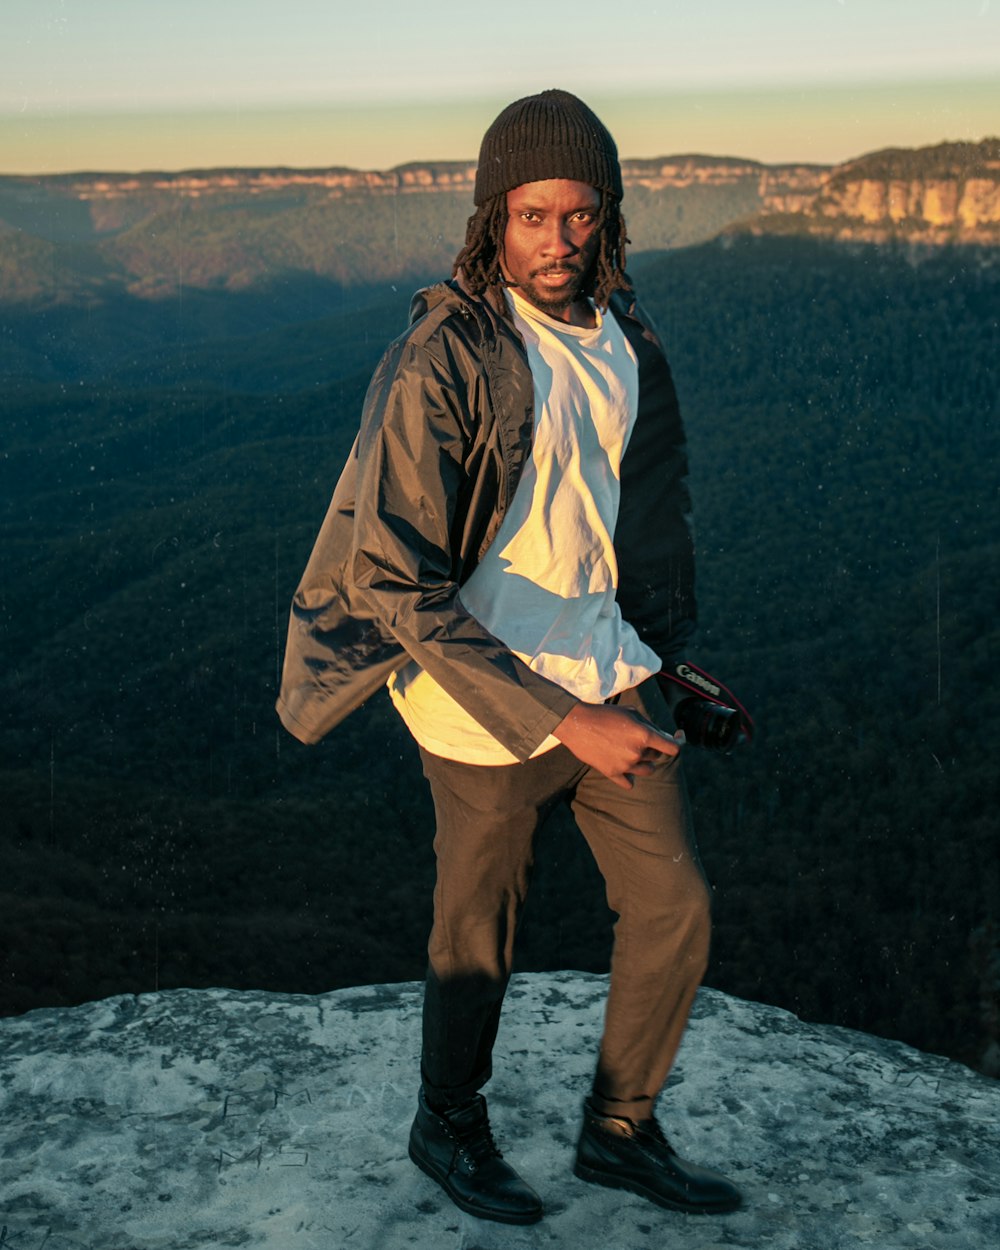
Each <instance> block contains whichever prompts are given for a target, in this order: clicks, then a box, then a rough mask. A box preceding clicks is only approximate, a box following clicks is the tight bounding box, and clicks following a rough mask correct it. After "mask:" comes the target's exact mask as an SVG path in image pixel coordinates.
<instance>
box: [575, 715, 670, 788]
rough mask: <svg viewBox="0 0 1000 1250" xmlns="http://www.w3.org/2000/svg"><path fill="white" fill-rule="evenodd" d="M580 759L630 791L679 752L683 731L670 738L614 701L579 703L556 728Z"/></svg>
mask: <svg viewBox="0 0 1000 1250" xmlns="http://www.w3.org/2000/svg"><path fill="white" fill-rule="evenodd" d="M552 732H553V734H554V735H555V736H556V737H557V738H558V739H559V741H560V742H561V743H562V744H563V746H565V747H568V748H569V749H570V750H571V751H572V752H573V754H574V755H575V756H576V758H577V759H578V760H581V761H582V762H583V763H584V764H589V765H590V766H591V768H596V769H597V770H598V772H602V773H604V775H605V777H609V778H610V779H611V780H612V781H613V782H614V783H615V785H616V786H621V787H622V789H623V790H631V789H632V786H633V784H634V779H635V778H636V777H645V776H646V775H647V774H649V773H651V772H652V771H653V769H654V768H655V767H656V765H657V764H658V763H659V762H660V760H661V757H662V756H664V755H676V754H677V753H678V752H679V751H680V749H681V743H682V742H683V741H684V736H683V734H678V735H677V736H676V737H671V735H670V734H667V733H664V732H663V731H662V730H660V729H657V728H656V726H655V725H651V724H650V722H649V721H648V720H645V719H644V718H643V717H642V716H640V715H639V713H638V712H633V711H631V709H629V708H624V707H617V706H615V705H614V704H613V703H578V704H577V705H576V707H575V708H574V709H573V710H572V712H570V714H569V715H568V716H566V717H564V719H563V720H561V721H560V722H559V724H558V725H557V726H556V727H555V729H553V731H552Z"/></svg>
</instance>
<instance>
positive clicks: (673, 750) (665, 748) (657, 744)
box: [643, 732, 683, 759]
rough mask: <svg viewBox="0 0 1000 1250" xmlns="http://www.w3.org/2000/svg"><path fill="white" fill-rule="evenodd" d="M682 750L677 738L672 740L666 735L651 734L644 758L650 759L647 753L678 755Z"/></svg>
mask: <svg viewBox="0 0 1000 1250" xmlns="http://www.w3.org/2000/svg"><path fill="white" fill-rule="evenodd" d="M682 741H683V740H682ZM680 749H681V744H680V742H678V741H677V739H676V738H671V737H668V736H667V735H666V734H662V733H658V732H657V733H651V734H650V735H649V738H648V740H647V742H646V747H645V749H644V751H643V757H644V758H646V759H648V758H649V757H648V755H647V754H646V752H647V751H656V752H658V753H659V754H660V755H676V754H677V753H678V751H680Z"/></svg>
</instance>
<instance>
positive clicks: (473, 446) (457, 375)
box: [278, 282, 695, 760]
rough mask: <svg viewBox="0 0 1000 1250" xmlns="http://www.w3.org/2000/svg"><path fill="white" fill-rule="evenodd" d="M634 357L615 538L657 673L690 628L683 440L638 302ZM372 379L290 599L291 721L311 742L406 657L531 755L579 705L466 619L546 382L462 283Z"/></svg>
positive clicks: (421, 304) (421, 308) (500, 320)
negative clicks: (467, 599) (535, 380)
mask: <svg viewBox="0 0 1000 1250" xmlns="http://www.w3.org/2000/svg"><path fill="white" fill-rule="evenodd" d="M612 307H613V309H614V313H615V316H616V317H617V319H618V321H619V324H620V325H621V327H622V330H623V331H624V333H625V335H626V337H627V338H628V340H629V342H630V343H631V345H632V348H633V350H634V351H635V354H636V357H637V359H638V362H639V408H638V416H637V419H636V422H635V426H634V429H633V432H632V437H631V439H630V441H629V444H628V448H627V451H626V454H625V456H624V459H623V461H622V467H621V508H620V512H619V517H618V524H617V527H616V530H615V554H616V557H617V559H618V567H619V586H618V596H617V597H618V603H619V605H620V606H621V611H622V616H623V617H624V619H625V620H626V621H628V622H629V624H630V625H632V626H633V627H634V628H635V629H636V631H637V632H638V634H639V636H640V637H641V638H642V639H643V641H644V642H646V643H647V644H648V645H649V646H650V647H651V648H652V649H653V651H655V652H656V654H657V655H659V656H660V658H661V660H663V661H664V662H667V661H668V660H670V659H671V658H673V657H676V656H677V655H679V654H680V653H682V652H683V650H684V648H685V646H686V643H687V641H688V639H689V637H690V635H691V633H692V632H693V629H694V622H695V600H694V560H693V544H692V539H691V529H690V523H689V522H690V499H689V496H688V491H687V484H686V474H687V458H686V454H685V445H684V431H683V426H682V424H681V419H680V413H679V411H678V407H677V398H676V394H675V392H674V386H673V381H672V379H671V376H670V369H669V367H668V365H667V362H666V359H665V357H664V355H663V351H662V349H661V348H660V345H659V343H658V341H657V339H656V336H655V334H654V333H653V331H652V330H651V328H650V327H649V325H648V324H647V323H646V322H645V321H644V320H643V319H641V317H640V314H639V313H638V311H637V309H636V308H635V306H634V305H633V306H632V307H629V306H627V304H626V302H625V301H623V300H619V299H618V298H616V299H615V300H614V301H613V304H612ZM410 319H411V324H410V327H409V329H408V330H407V331H406V333H405V334H403V335H402V336H401V337H400V338H398V339H397V340H396V341H395V342H393V343H392V344H390V346H389V348H388V349H387V351H386V353H385V355H384V356H383V357H382V360H381V362H380V363H379V365H378V368H377V369H376V370H375V374H374V376H373V378H372V381H371V385H370V386H369V388H368V394H367V396H366V399H365V407H364V414H363V417H362V422H361V430H360V432H359V434H358V438H357V440H356V442H355V445H354V449H353V451H352V453H351V456H350V458H349V459H348V462H347V465H346V466H345V468H344V471H343V473H342V475H341V478H340V481H339V482H338V484H337V487H336V490H335V491H334V495H333V500H332V501H331V504H330V508H329V510H328V512H327V515H326V519H325V521H324V522H323V526H322V528H321V529H320V532H319V536H318V537H317V539H316V544H315V546H314V548H313V552H312V555H311V556H310V559H309V563H308V565H307V566H306V570H305V572H304V574H303V576H302V580H301V582H300V584H299V588H298V590H297V591H296V592H295V597H294V599H293V601H292V611H291V620H290V623H289V630H288V644H287V647H286V651H285V663H284V671H283V675H282V684H281V694H280V697H279V699H278V714H279V716H280V717H281V721H282V723H283V724H284V726H285V728H286V729H288V730H289V732H290V733H292V734H294V735H295V737H297V738H299V739H300V740H301V741H303V742H316V741H318V740H319V739H320V738H321V737H323V735H324V734H326V733H327V732H329V730H330V729H332V728H333V727H334V726H335V725H336V724H338V723H339V722H340V721H341V720H342V719H343V718H344V717H345V716H346V715H347V714H348V713H349V712H351V711H353V709H354V708H356V707H357V706H358V705H359V704H361V703H363V702H364V700H365V699H367V698H368V696H369V695H370V694H372V693H373V692H374V691H375V690H377V689H378V687H379V686H381V685H383V684H384V682H385V680H386V678H387V677H388V676H389V674H390V673H391V672H392V671H394V670H395V669H397V668H399V667H400V666H401V665H403V664H405V663H406V662H407V661H408V659H410V658H412V659H414V660H416V661H417V663H418V664H420V665H421V667H423V668H425V669H426V670H427V671H428V672H429V673H430V675H431V676H432V677H433V678H434V679H435V680H436V681H437V682H438V683H439V684H440V685H441V686H443V687H444V689H445V690H446V691H447V692H448V693H449V694H450V695H451V696H452V698H454V699H455V700H456V701H457V702H458V703H459V704H461V706H462V707H463V708H465V710H466V711H468V712H469V713H470V714H471V715H472V716H473V717H475V719H476V720H477V721H479V723H480V724H481V725H483V726H484V728H486V729H487V730H488V731H489V732H490V733H491V734H493V736H494V737H495V738H497V739H498V740H499V741H500V742H501V743H503V745H504V746H505V747H507V749H508V750H509V751H511V752H512V753H513V754H514V755H515V756H516V757H517V758H518V759H521V760H524V759H527V758H528V756H529V755H530V754H531V753H532V751H534V749H535V748H536V747H537V746H538V745H539V743H541V742H542V741H543V740H544V739H545V738H546V737H547V736H548V734H549V733H551V731H552V730H553V729H554V728H555V727H556V726H557V725H558V724H559V722H560V721H561V720H562V719H563V717H564V716H566V715H567V713H568V712H569V711H570V709H571V708H572V707H573V706H574V704H575V703H576V702H577V700H576V698H575V697H574V696H573V695H571V694H570V693H569V692H568V691H566V690H563V689H562V687H560V686H557V685H555V684H554V683H553V682H551V681H549V680H548V679H547V678H545V677H541V676H539V675H538V674H536V673H534V672H532V670H531V669H530V668H528V666H527V665H526V664H524V663H523V662H522V661H521V660H519V659H518V658H517V657H516V656H514V655H512V654H511V652H510V651H508V650H507V648H506V647H505V646H504V645H503V643H501V642H500V641H499V640H498V639H496V638H495V637H494V636H493V635H492V634H490V633H489V632H488V631H487V630H486V629H484V628H483V626H482V625H480V624H479V622H478V621H477V620H476V619H475V618H474V617H473V616H471V615H470V614H469V613H468V612H467V611H466V610H465V609H464V608H463V606H462V604H461V602H460V600H459V598H458V591H459V587H460V586H461V585H462V583H463V582H464V581H465V580H466V579H467V578H468V577H469V575H470V574H471V573H472V571H473V569H474V568H475V567H476V565H477V564H478V562H479V560H480V559H481V558H482V556H483V553H484V552H485V551H486V549H487V547H488V546H489V544H490V543H491V542H492V540H493V538H494V536H495V535H496V532H497V530H498V528H499V526H500V522H501V520H502V518H503V515H504V513H505V512H506V510H507V507H508V505H509V504H510V501H511V499H512V498H513V495H514V490H515V488H516V486H517V482H518V479H519V477H520V475H521V470H522V468H523V466H524V464H525V462H526V460H527V458H528V457H529V455H530V449H531V436H532V429H533V421H534V411H533V408H534V405H533V394H534V392H533V384H532V378H531V371H530V369H529V367H528V361H527V356H526V354H525V350H524V345H523V343H522V341H521V338H520V336H519V335H518V333H517V331H516V329H515V328H514V326H513V324H512V322H511V321H510V320H509V318H507V317H505V316H502V315H501V314H499V313H498V312H497V311H496V309H495V308H494V307H493V305H492V304H491V303H490V302H489V301H488V300H485V299H481V298H477V297H474V296H470V295H468V294H466V293H465V292H464V291H462V290H461V289H460V288H459V287H458V285H457V284H455V283H453V282H448V283H440V284H438V285H436V286H433V287H429V288H428V289H426V290H424V291H421V292H418V294H417V295H416V296H415V297H414V300H413V303H412V305H411V309H410Z"/></svg>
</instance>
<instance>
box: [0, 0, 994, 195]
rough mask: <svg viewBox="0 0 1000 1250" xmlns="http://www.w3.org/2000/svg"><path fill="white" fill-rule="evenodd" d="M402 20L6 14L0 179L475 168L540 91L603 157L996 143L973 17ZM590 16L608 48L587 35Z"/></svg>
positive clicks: (930, 4)
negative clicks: (499, 118) (597, 127)
mask: <svg viewBox="0 0 1000 1250" xmlns="http://www.w3.org/2000/svg"><path fill="white" fill-rule="evenodd" d="M420 16H421V20H420V21H419V22H415V20H414V15H413V13H412V11H411V10H410V8H409V7H408V6H407V4H406V3H405V0H369V4H368V5H367V6H366V8H365V11H364V13H360V12H357V11H355V10H349V11H346V12H344V11H341V7H340V6H331V5H329V4H328V3H325V2H324V0H288V3H287V4H286V5H284V6H282V8H281V10H280V12H279V11H277V10H276V9H275V7H274V6H271V5H269V4H267V3H266V2H265V0H242V2H241V3H237V2H236V0H216V3H214V4H213V5H212V6H211V7H210V8H206V7H205V6H203V5H200V4H199V3H198V2H197V0H174V2H173V3H172V4H171V6H170V7H169V9H168V8H160V7H158V6H146V5H144V6H124V5H122V4H121V3H120V0H75V2H74V4H73V5H72V6H70V5H68V4H67V3H65V0H7V3H6V4H5V6H4V24H5V39H4V42H3V45H2V46H0V83H2V84H3V85H2V87H0V173H3V174H10V175H22V176H31V175H39V174H59V173H66V174H70V173H79V172H102V173H138V172H163V173H167V172H180V171H183V170H191V169H211V168H274V167H286V168H297V169H308V168H336V167H343V168H351V169H359V170H387V169H391V168H394V167H396V166H398V165H403V164H408V163H430V162H434V161H446V160H447V161H461V162H465V161H470V162H474V161H475V158H476V154H477V152H478V149H479V141H480V139H481V137H482V134H483V132H484V130H485V129H486V127H487V126H488V125H489V124H490V122H491V121H492V120H493V118H494V117H495V116H496V114H497V113H498V112H499V111H500V109H502V108H503V107H504V106H505V105H506V104H508V103H510V101H511V100H513V99H516V98H519V97H520V96H523V95H527V94H531V93H533V92H535V91H538V90H541V89H543V88H544V87H546V86H551V85H559V86H562V87H564V88H565V89H567V90H570V91H573V92H575V93H576V94H578V95H580V96H581V97H582V98H583V99H585V100H586V101H587V103H588V104H590V106H591V107H592V108H593V109H594V110H595V112H597V113H598V115H599V116H600V117H601V118H602V120H603V121H604V122H605V124H606V125H607V126H608V128H609V129H610V130H611V132H612V134H614V136H615V138H616V140H617V142H618V148H619V151H620V153H621V154H622V156H623V158H625V159H650V158H656V157H658V156H662V155H670V154H680V153H683V154H688V153H698V154H704V155H709V156H726V155H729V156H736V157H739V158H741V159H745V160H756V161H760V162H762V163H764V164H819V165H832V164H838V163H840V162H842V161H844V160H849V159H853V158H855V157H857V156H860V155H864V154H866V153H868V152H872V151H877V150H881V149H884V148H889V147H902V148H910V147H926V146H930V145H932V144H936V143H941V142H949V141H966V142H978V141H979V140H981V139H983V138H986V137H992V136H994V135H1000V72H998V71H1000V4H994V3H993V2H992V0H957V2H956V0H949V2H948V3H946V2H945V0H867V2H866V3H865V5H864V6H863V7H861V6H859V5H858V4H857V3H855V2H854V0H811V2H810V3H808V4H804V5H803V4H800V5H797V6H795V7H794V8H793V9H791V10H789V8H788V6H787V4H783V3H782V2H781V0H757V3H755V4H754V5H753V6H752V7H751V6H746V5H745V4H741V3H739V0H717V3H716V4H715V5H714V6H713V7H712V10H711V12H710V13H709V12H705V11H701V10H698V11H692V10H691V8H690V6H688V5H686V4H682V3H680V0H667V2H665V3H663V4H661V5H659V6H658V7H657V8H656V9H655V10H653V11H650V10H649V9H648V8H644V7H643V5H642V4H641V3H640V2H639V0H620V4H619V5H618V6H617V8H616V12H615V25H614V26H613V27H612V26H610V25H609V24H608V23H607V14H606V10H605V7H604V6H603V5H601V4H599V3H598V0H580V2H579V4H578V5H577V6H576V7H575V9H574V11H573V15H572V17H571V18H567V17H566V16H565V15H564V14H557V13H552V12H549V11H542V12H538V11H536V9H535V7H534V6H532V5H531V4H529V3H527V2H526V0H508V4H507V6H506V7H505V9H504V12H503V15H502V16H503V21H502V22H500V23H498V22H497V21H496V15H492V14H488V13H481V12H478V11H475V12H467V11H466V8H465V6H464V5H460V4H458V3H451V2H446V0H439V2H438V3H437V4H436V5H432V6H431V7H430V8H429V9H428V10H427V11H424V12H422V13H421V15H420ZM602 21H603V23H604V26H606V27H607V28H608V30H609V32H611V33H612V34H618V36H619V41H618V44H616V43H615V41H614V39H613V38H595V37H594V32H595V31H600V30H602V29H603V27H602V25H601V23H602ZM486 46H488V47H489V53H490V55H489V57H482V56H481V55H479V54H480V51H481V49H482V48H483V47H486ZM553 49H555V50H556V51H555V52H553ZM553 66H555V70H553Z"/></svg>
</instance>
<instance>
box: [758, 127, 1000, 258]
mask: <svg viewBox="0 0 1000 1250" xmlns="http://www.w3.org/2000/svg"><path fill="white" fill-rule="evenodd" d="M762 201H763V202H762V211H761V215H760V217H759V218H757V219H756V220H753V221H750V222H747V223H744V225H743V226H742V227H741V228H743V229H748V230H750V231H751V232H753V233H757V234H760V233H768V232H773V231H775V230H781V231H784V232H788V231H789V230H792V229H795V226H796V223H794V222H791V221H789V220H788V215H789V214H798V215H800V216H801V218H802V220H801V222H799V223H797V224H798V226H799V228H800V229H801V230H803V231H805V232H806V233H809V234H813V235H825V236H831V237H836V238H839V239H859V240H864V241H868V242H884V241H887V240H889V239H891V238H902V239H905V240H907V241H909V242H920V243H931V244H933V243H953V242H954V243H978V244H993V243H996V242H1000V140H997V139H985V140H983V141H982V142H981V143H978V144H974V143H947V144H940V145H938V146H937V147H933V148H924V149H917V150H910V149H887V150H886V151H884V152H874V153H872V154H871V155H869V156H865V157H861V158H860V159H859V160H856V161H850V162H848V163H847V164H845V165H840V166H837V167H835V168H834V169H831V170H827V171H825V172H824V173H823V174H822V175H821V176H820V178H819V180H818V184H817V186H816V188H815V190H814V191H813V192H812V194H809V193H808V192H807V193H806V194H805V195H804V196H802V197H800V198H799V200H798V201H794V200H791V199H783V198H781V197H768V196H763V197H762Z"/></svg>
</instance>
